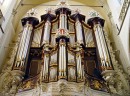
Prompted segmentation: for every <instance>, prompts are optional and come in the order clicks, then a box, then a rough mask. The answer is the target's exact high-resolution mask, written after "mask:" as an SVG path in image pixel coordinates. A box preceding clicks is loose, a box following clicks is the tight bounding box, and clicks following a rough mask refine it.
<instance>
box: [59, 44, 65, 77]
mask: <svg viewBox="0 0 130 96" xmlns="http://www.w3.org/2000/svg"><path fill="white" fill-rule="evenodd" d="M65 48H66V47H65V43H64V42H60V45H59V77H63V78H65V77H66V50H65Z"/></svg>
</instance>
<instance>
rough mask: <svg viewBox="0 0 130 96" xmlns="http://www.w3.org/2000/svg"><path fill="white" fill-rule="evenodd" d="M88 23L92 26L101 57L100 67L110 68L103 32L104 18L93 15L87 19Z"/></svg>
mask: <svg viewBox="0 0 130 96" xmlns="http://www.w3.org/2000/svg"><path fill="white" fill-rule="evenodd" d="M88 24H89V25H91V26H92V27H93V28H94V31H95V32H94V33H95V37H96V42H97V47H98V51H99V56H100V58H101V67H102V69H103V70H107V69H112V68H111V64H110V61H109V60H110V57H109V54H108V49H107V44H106V42H105V36H104V34H103V26H104V20H103V19H101V18H100V17H94V18H91V19H89V20H88Z"/></svg>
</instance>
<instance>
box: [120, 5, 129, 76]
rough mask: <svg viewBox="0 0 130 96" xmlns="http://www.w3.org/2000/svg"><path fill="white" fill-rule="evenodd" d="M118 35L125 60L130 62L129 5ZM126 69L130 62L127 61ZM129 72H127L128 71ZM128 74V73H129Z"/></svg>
mask: <svg viewBox="0 0 130 96" xmlns="http://www.w3.org/2000/svg"><path fill="white" fill-rule="evenodd" d="M119 37H120V39H121V42H122V44H123V48H124V50H125V54H126V56H127V58H126V59H127V61H128V62H130V55H129V51H130V50H129V47H130V46H129V42H130V41H129V38H130V7H129V10H128V12H127V15H126V18H125V21H124V24H123V26H122V30H121V32H120V34H119ZM126 68H127V70H129V68H130V63H128V65H127V67H126ZM128 73H129V72H128ZM129 74H130V73H129Z"/></svg>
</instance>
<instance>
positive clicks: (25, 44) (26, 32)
mask: <svg viewBox="0 0 130 96" xmlns="http://www.w3.org/2000/svg"><path fill="white" fill-rule="evenodd" d="M38 23H39V20H38V19H37V18H35V17H25V18H23V19H22V25H23V33H22V36H21V40H20V43H19V47H18V50H17V55H16V60H15V63H14V67H13V69H14V70H15V69H17V70H18V69H19V70H23V69H24V68H25V67H26V65H25V61H26V58H27V55H28V54H27V53H28V50H29V46H30V45H29V44H30V39H31V35H32V31H33V27H34V26H35V25H37V24H38Z"/></svg>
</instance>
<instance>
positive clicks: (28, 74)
mask: <svg viewBox="0 0 130 96" xmlns="http://www.w3.org/2000/svg"><path fill="white" fill-rule="evenodd" d="M64 3H65V2H62V3H61V4H63V5H64ZM22 25H23V33H22V36H21V41H20V43H19V48H18V50H17V55H16V59H15V64H14V66H13V70H21V71H23V72H24V73H25V76H24V79H25V80H28V79H30V78H34V77H37V76H39V77H37V78H40V81H41V82H44V83H50V82H58V81H59V80H66V81H67V82H76V83H81V82H84V80H85V78H87V79H88V81H89V83H90V87H92V88H93V89H97V90H104V89H105V88H106V87H105V88H104V83H102V82H105V81H104V80H103V78H102V76H101V73H102V72H103V71H105V70H113V67H112V61H111V57H110V54H109V49H108V47H107V42H106V39H105V35H104V31H103V26H104V20H103V19H102V18H100V17H94V18H90V19H89V20H88V22H87V23H85V16H84V15H82V14H80V13H79V12H78V11H75V13H74V14H72V13H71V9H69V8H67V7H64V6H61V7H59V8H58V9H56V10H55V14H52V12H51V10H48V11H47V13H46V14H44V15H42V16H41V22H39V20H38V19H37V18H35V17H26V18H23V19H22ZM100 80H101V81H102V82H100ZM95 82H98V84H100V86H102V87H95V86H96V85H95V84H97V83H95ZM105 91H106V90H105Z"/></svg>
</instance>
